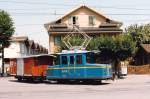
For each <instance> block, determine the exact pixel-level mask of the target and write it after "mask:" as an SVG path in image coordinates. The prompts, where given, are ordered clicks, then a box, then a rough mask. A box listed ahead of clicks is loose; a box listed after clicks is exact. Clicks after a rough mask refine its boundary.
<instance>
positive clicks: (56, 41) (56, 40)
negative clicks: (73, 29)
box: [54, 36, 61, 45]
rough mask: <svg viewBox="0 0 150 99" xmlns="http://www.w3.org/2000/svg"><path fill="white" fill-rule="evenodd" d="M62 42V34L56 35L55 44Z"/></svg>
mask: <svg viewBox="0 0 150 99" xmlns="http://www.w3.org/2000/svg"><path fill="white" fill-rule="evenodd" d="M60 43H61V36H55V37H54V44H55V45H60Z"/></svg>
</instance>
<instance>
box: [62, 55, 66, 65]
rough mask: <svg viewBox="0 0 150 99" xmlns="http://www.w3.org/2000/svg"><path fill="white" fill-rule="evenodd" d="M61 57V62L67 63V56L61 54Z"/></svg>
mask: <svg viewBox="0 0 150 99" xmlns="http://www.w3.org/2000/svg"><path fill="white" fill-rule="evenodd" d="M61 58H62V64H63V65H67V64H68V60H67V56H62V57H61Z"/></svg>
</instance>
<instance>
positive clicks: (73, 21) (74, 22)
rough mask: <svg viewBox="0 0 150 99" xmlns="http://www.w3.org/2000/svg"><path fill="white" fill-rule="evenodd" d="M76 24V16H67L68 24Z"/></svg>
mask: <svg viewBox="0 0 150 99" xmlns="http://www.w3.org/2000/svg"><path fill="white" fill-rule="evenodd" d="M77 24H78V17H77V16H71V17H70V18H69V25H77Z"/></svg>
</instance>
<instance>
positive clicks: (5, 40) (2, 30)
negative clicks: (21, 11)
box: [0, 10, 14, 76]
mask: <svg viewBox="0 0 150 99" xmlns="http://www.w3.org/2000/svg"><path fill="white" fill-rule="evenodd" d="M13 33H14V26H13V21H12V19H11V18H10V16H9V14H8V13H7V12H5V11H3V10H0V50H1V52H2V76H4V48H6V47H8V46H9V45H10V37H11V36H12V35H13Z"/></svg>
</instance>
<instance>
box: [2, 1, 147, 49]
mask: <svg viewBox="0 0 150 99" xmlns="http://www.w3.org/2000/svg"><path fill="white" fill-rule="evenodd" d="M83 4H84V5H87V6H89V7H92V8H95V9H96V10H98V11H99V12H100V13H102V14H104V15H106V16H107V17H109V18H111V19H113V20H117V21H120V22H123V26H122V28H123V29H124V28H125V27H127V26H129V25H131V24H136V23H137V24H145V23H149V22H150V1H149V0H0V9H2V10H5V11H7V12H8V13H9V14H10V16H11V17H12V19H13V22H14V26H15V34H14V35H15V36H16V35H17V36H28V37H29V39H32V40H34V41H35V42H37V43H39V44H41V45H43V46H44V47H46V48H49V47H48V45H49V42H48V33H47V31H46V30H45V28H44V23H48V22H51V21H54V20H56V19H57V18H59V17H61V16H62V15H63V14H64V13H66V12H68V11H70V10H71V9H73V8H75V7H77V6H79V5H83Z"/></svg>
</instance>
